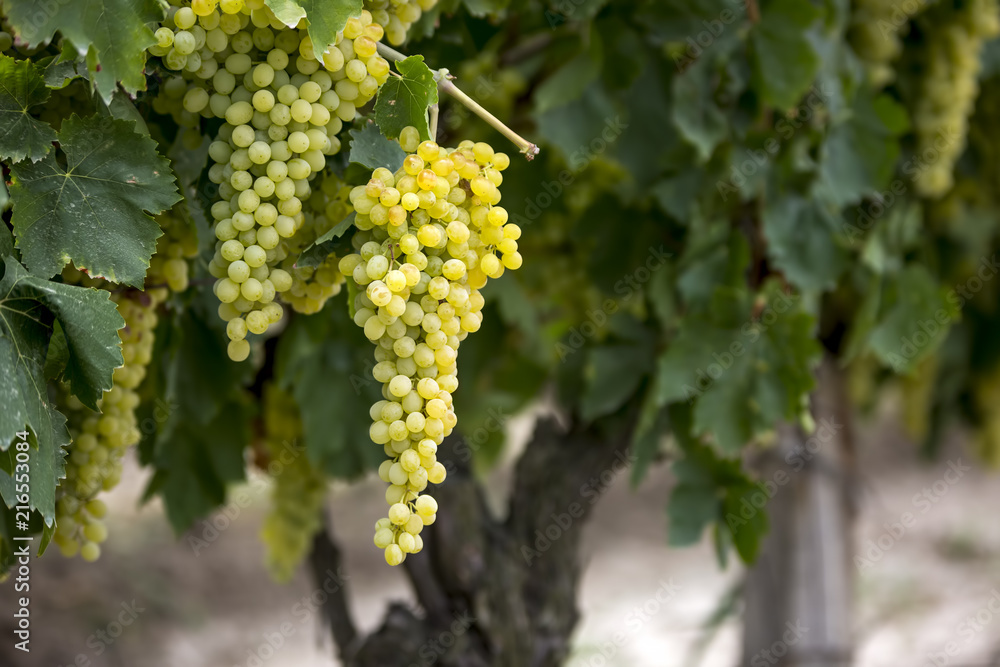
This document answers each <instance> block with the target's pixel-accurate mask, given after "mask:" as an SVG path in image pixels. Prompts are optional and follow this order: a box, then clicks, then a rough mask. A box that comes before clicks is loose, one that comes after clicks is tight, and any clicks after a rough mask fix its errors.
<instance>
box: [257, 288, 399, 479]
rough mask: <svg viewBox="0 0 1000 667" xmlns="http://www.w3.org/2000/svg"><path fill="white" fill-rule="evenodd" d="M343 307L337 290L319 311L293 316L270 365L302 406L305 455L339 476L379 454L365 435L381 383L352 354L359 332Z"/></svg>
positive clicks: (370, 463) (363, 467)
mask: <svg viewBox="0 0 1000 667" xmlns="http://www.w3.org/2000/svg"><path fill="white" fill-rule="evenodd" d="M345 292H346V290H345ZM346 310H347V304H346V303H345V296H344V293H341V295H339V296H338V297H336V299H335V300H334V301H333V302H332V303H330V304H328V305H327V307H326V308H324V309H323V310H322V311H320V313H318V314H316V315H313V316H311V317H298V318H295V319H293V320H292V322H291V323H290V324H289V325H288V329H286V330H285V333H284V334H282V336H281V339H280V341H279V343H278V350H277V352H276V354H277V357H276V361H275V368H274V375H275V380H276V381H277V382H278V384H279V386H280V387H281V388H282V389H285V390H286V391H289V392H291V393H292V395H293V396H295V400H296V402H297V403H298V405H299V409H300V410H301V413H302V430H303V433H304V435H305V445H306V452H307V454H308V456H309V459H310V460H311V461H312V462H313V464H314V465H315V466H316V467H317V468H319V469H321V470H324V471H326V473H327V474H329V475H331V476H333V477H338V478H341V479H343V478H350V477H355V476H357V475H359V474H361V473H363V472H365V471H367V470H369V469H371V468H374V467H375V466H377V465H378V463H379V462H380V460H381V459H382V451H381V450H380V448H379V447H378V446H377V445H373V444H372V443H371V441H370V440H369V439H368V436H367V433H368V428H369V426H371V420H370V419H369V418H368V409H369V408H370V407H371V404H372V403H373V402H374V401H377V400H379V397H380V396H381V388H382V386H381V384H380V383H378V382H377V381H375V379H374V378H372V376H371V367H370V365H368V366H366V365H365V360H364V359H363V358H362V357H361V356H359V355H358V354H357V350H358V349H359V346H362V345H364V334H363V333H361V330H360V329H359V328H358V327H356V326H354V325H353V324H352V323H350V322H345V321H344V319H343V313H344V311H346ZM331 399H332V400H331Z"/></svg>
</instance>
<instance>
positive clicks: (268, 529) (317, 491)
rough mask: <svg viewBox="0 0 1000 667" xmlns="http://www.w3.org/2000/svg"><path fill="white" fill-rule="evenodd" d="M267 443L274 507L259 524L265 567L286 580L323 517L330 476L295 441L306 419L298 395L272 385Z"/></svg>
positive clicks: (267, 408)
mask: <svg viewBox="0 0 1000 667" xmlns="http://www.w3.org/2000/svg"><path fill="white" fill-rule="evenodd" d="M263 402H264V431H265V447H266V449H267V454H268V459H269V460H270V461H271V466H269V471H270V472H271V475H272V477H273V480H274V488H273V491H272V495H271V510H270V512H269V513H268V515H267V516H266V517H265V519H264V525H263V526H262V527H261V533H260V535H261V540H262V541H263V542H264V545H265V547H266V548H267V566H268V569H269V570H270V571H271V573H272V575H273V576H274V578H275V579H277V580H278V581H287V580H288V579H290V578H291V576H292V574H294V572H295V568H296V567H297V566H298V564H299V563H300V562H301V561H302V559H303V558H304V557H305V556H306V554H308V553H309V549H310V546H311V542H312V537H313V535H315V534H316V532H317V531H318V530H319V528H320V525H321V521H322V512H321V510H322V508H323V503H324V501H325V500H326V490H327V486H326V476H325V475H324V474H323V473H322V472H321V471H319V470H317V469H316V468H314V467H313V465H312V463H310V461H309V458H308V456H306V453H305V451H304V450H303V449H301V447H298V446H297V443H298V442H300V441H301V440H302V421H301V419H300V416H299V411H298V407H297V406H296V404H295V400H294V399H293V398H292V397H291V396H290V395H288V394H287V393H285V392H283V391H281V390H280V389H279V388H278V387H276V386H274V385H273V384H268V385H267V386H266V387H265V389H264V396H263Z"/></svg>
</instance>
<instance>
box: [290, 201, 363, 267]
mask: <svg viewBox="0 0 1000 667" xmlns="http://www.w3.org/2000/svg"><path fill="white" fill-rule="evenodd" d="M355 217H357V213H355V212H354V211H352V212H351V214H350V215H348V216H347V217H346V218H344V219H343V220H341V221H340V222H338V223H337V224H336V225H334V226H333V228H332V229H330V230H329V231H327V232H326V233H325V234H323V235H322V236H320V237H319V238H318V239H316V240H315V241H313V242H312V243H310V244H309V245H308V246H306V247H305V249H304V250H303V251H302V254H301V255H299V258H298V259H297V260H295V266H311V267H317V266H319V265H320V264H322V263H323V262H324V261H326V258H327V257H329V256H330V254H331V253H332V252H333V251H334V249H335V248H336V247H337V246H338V245H340V244H339V242H338V241H339V240H340V239H341V238H342V237H343V236H344V234H346V233H347V230H349V229H350V228H351V227H352V226H353V225H354V218H355Z"/></svg>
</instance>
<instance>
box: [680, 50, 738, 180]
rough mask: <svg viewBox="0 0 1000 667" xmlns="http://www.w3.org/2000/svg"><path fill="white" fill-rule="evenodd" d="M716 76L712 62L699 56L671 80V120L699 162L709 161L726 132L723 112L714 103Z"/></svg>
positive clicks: (727, 129)
mask: <svg viewBox="0 0 1000 667" xmlns="http://www.w3.org/2000/svg"><path fill="white" fill-rule="evenodd" d="M715 79H716V74H715V71H714V70H713V69H712V62H711V61H710V60H709V59H708V58H701V59H699V60H697V61H695V63H694V64H693V65H692V66H691V67H688V68H687V69H686V70H685V71H684V73H683V74H680V75H679V76H676V77H674V80H673V102H674V103H673V105H672V107H673V114H672V120H673V122H674V125H676V126H677V129H678V130H680V132H681V136H682V137H684V139H685V140H686V141H687V142H688V143H690V144H691V145H692V146H694V147H695V148H696V149H697V151H698V157H699V159H700V160H701V162H706V161H708V158H710V157H711V156H712V152H713V151H714V150H715V147H716V146H718V145H719V143H720V142H721V141H722V140H723V139H725V138H726V135H727V134H728V132H729V128H728V124H727V122H726V116H725V114H724V113H722V109H720V108H719V106H718V105H717V104H716V103H715V99H714V97H715V83H714V82H715Z"/></svg>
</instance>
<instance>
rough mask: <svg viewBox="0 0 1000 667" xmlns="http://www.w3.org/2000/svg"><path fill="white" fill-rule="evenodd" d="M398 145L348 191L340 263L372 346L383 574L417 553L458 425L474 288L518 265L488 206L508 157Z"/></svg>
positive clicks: (475, 324)
mask: <svg viewBox="0 0 1000 667" xmlns="http://www.w3.org/2000/svg"><path fill="white" fill-rule="evenodd" d="M400 144H401V145H402V147H403V149H404V150H405V151H406V152H407V153H408V155H407V156H406V158H405V159H404V161H403V166H402V167H401V168H400V169H399V170H397V171H396V173H392V172H391V171H389V170H388V169H384V168H380V169H376V170H375V171H374V172H373V173H372V178H371V180H370V181H369V182H368V183H367V184H366V185H362V186H358V187H356V188H354V189H353V190H352V191H351V193H350V199H351V203H352V204H353V206H354V209H355V211H356V212H357V217H356V221H355V224H356V226H357V228H358V230H359V231H358V232H357V233H356V234H355V235H354V237H353V239H352V243H353V246H354V248H355V249H356V250H357V251H358V252H356V253H354V254H351V255H348V256H347V257H344V258H343V259H342V260H340V271H341V272H342V273H343V274H344V275H346V276H350V279H351V280H353V281H354V283H355V284H356V285H357V286H358V289H359V293H358V295H357V297H356V299H355V302H354V307H355V317H354V321H355V323H356V324H357V325H358V326H359V327H362V328H363V329H364V332H365V335H366V336H367V337H368V339H369V340H371V341H372V342H374V343H376V345H377V346H376V348H375V360H376V362H377V363H376V365H375V367H374V369H373V371H372V374H373V376H374V377H375V379H376V380H378V381H379V382H381V383H383V389H382V395H383V396H384V400H382V401H379V402H377V403H375V404H374V405H373V406H372V409H371V412H370V416H371V418H372V426H371V429H370V431H369V434H370V436H371V439H372V441H373V442H375V443H376V444H379V445H382V446H383V448H384V450H385V454H386V456H387V457H388V459H387V460H386V461H385V462H383V463H382V465H381V467H380V468H379V476H380V477H381V479H382V480H383V481H385V482H388V483H389V488H388V489H387V491H386V496H385V497H386V501H387V502H388V504H389V505H390V507H389V513H388V516H387V517H385V518H383V519H381V520H379V522H378V523H377V524H376V532H375V544H376V545H377V546H378V547H379V548H381V549H384V550H385V558H386V562H388V563H389V564H390V565H398V564H399V563H401V562H403V559H404V558H405V557H406V554H408V553H417V552H418V551H420V549H421V548H422V541H421V538H420V531H421V530H422V529H423V527H424V526H425V525H428V524H431V523H433V522H434V519H435V516H436V512H437V503H436V502H435V501H434V499H433V498H431V497H430V496H427V495H421V494H422V493H423V491H424V490H425V489H426V487H427V484H428V483H432V484H439V483H441V482H442V481H444V478H445V474H446V473H445V467H444V465H443V464H442V463H441V462H440V461H438V460H437V456H436V454H437V448H438V445H439V444H441V442H442V441H443V439H444V437H445V436H447V435H448V434H450V433H451V431H452V429H454V428H455V425H456V424H457V423H458V419H457V417H456V416H455V411H454V405H453V402H452V394H453V393H454V392H455V390H456V389H457V388H458V375H457V369H458V367H457V363H456V362H457V358H458V348H459V345H460V344H461V341H462V340H464V339H465V337H466V336H468V334H469V333H471V332H474V331H477V330H478V329H479V327H480V325H481V323H482V318H483V315H482V308H483V303H484V302H483V297H482V295H481V294H480V292H479V290H480V289H481V288H482V287H483V286H484V285H485V284H486V281H487V279H488V278H499V277H500V276H501V275H502V274H503V273H504V270H505V269H512V270H513V269H517V268H518V267H520V266H521V255H520V253H518V251H517V239H518V238H519V237H520V234H521V230H520V228H518V226H517V225H515V224H513V223H508V222H507V211H506V210H504V209H503V207H501V206H499V205H498V204H499V202H500V191H499V189H498V186H499V185H500V184H501V182H502V181H503V176H502V175H501V172H502V171H503V170H504V169H506V168H507V166H508V165H509V163H510V159H509V158H508V157H507V155H505V154H504V153H497V152H494V150H493V149H492V148H491V147H490V146H489V145H488V144H485V143H476V144H473V143H472V142H463V143H461V144H459V146H458V148H456V149H446V148H442V147H440V146H438V145H437V144H436V143H434V142H433V141H424V142H421V141H420V137H419V134H418V132H417V130H416V128H412V127H408V128H406V129H404V130H403V132H402V133H401V135H400Z"/></svg>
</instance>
